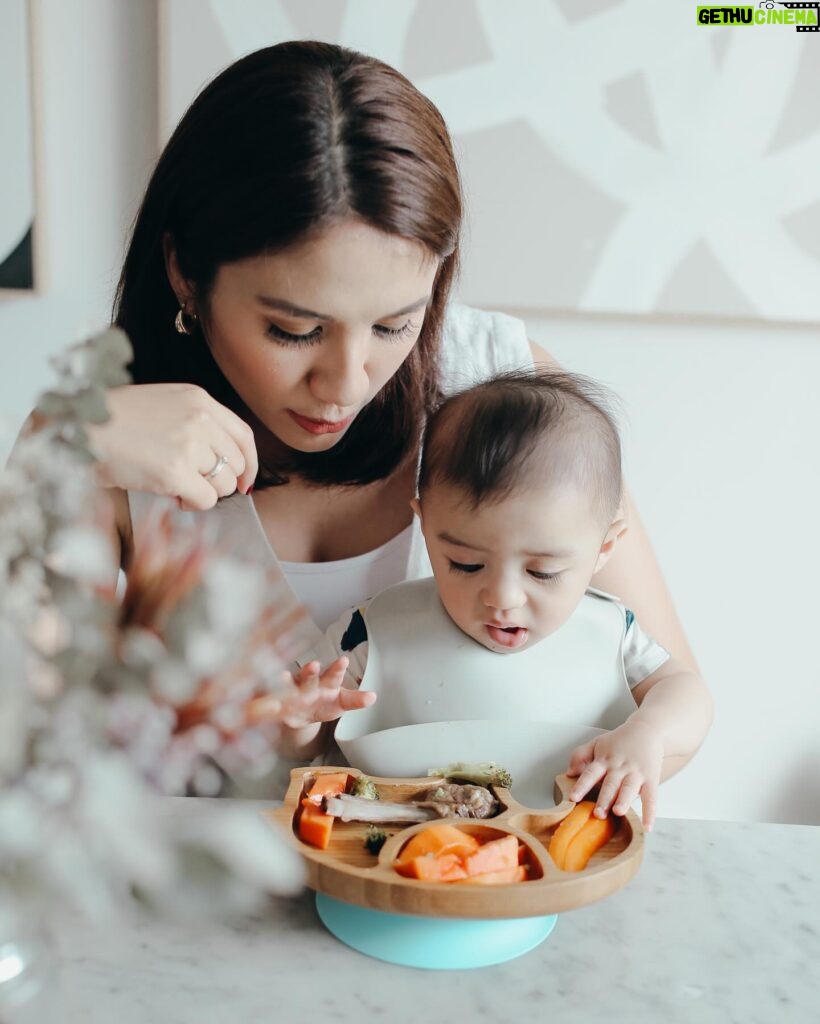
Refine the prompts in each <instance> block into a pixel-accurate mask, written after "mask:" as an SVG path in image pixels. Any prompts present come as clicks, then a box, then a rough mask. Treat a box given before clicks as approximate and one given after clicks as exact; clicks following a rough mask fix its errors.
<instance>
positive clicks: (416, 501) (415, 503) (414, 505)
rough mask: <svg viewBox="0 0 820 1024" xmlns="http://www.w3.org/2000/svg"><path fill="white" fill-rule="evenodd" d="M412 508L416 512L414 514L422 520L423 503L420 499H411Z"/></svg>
mask: <svg viewBox="0 0 820 1024" xmlns="http://www.w3.org/2000/svg"><path fill="white" fill-rule="evenodd" d="M410 508H412V510H413V511H414V512H415V513H416V515H417V516H418V517H419V519H422V514H421V502H420V501H419V499H418V498H411V499H410Z"/></svg>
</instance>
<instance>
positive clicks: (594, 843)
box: [564, 814, 615, 871]
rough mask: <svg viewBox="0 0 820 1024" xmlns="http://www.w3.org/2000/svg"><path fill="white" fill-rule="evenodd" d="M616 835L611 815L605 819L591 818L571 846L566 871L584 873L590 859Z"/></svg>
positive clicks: (568, 851) (566, 858)
mask: <svg viewBox="0 0 820 1024" xmlns="http://www.w3.org/2000/svg"><path fill="white" fill-rule="evenodd" d="M614 834H615V821H614V820H613V817H612V815H611V814H608V815H607V816H606V817H605V818H590V819H589V821H587V822H586V824H585V825H584V827H583V828H582V829H581V831H580V832H579V833H578V834H577V835H576V836H575V838H574V839H573V840H572V842H571V843H570V844H569V848H568V849H567V852H566V854H565V856H564V871H583V869H584V868H585V867H586V866H587V864H588V863H589V858H590V857H591V856H592V855H593V853H595V851H596V850H600V849H601V847H602V846H604V845H605V844H606V843H608V842H609V840H610V839H611V838H612V837H613V835H614Z"/></svg>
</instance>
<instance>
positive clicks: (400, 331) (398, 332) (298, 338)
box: [267, 320, 419, 345]
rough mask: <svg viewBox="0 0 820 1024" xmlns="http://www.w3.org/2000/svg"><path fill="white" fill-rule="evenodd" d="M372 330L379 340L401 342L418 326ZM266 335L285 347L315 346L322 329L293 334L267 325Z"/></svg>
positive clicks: (381, 327)
mask: <svg viewBox="0 0 820 1024" xmlns="http://www.w3.org/2000/svg"><path fill="white" fill-rule="evenodd" d="M372 329H373V333H374V334H375V335H376V336H377V337H379V338H386V339H387V340H388V341H402V340H403V339H405V338H408V337H411V336H413V335H415V334H416V333H417V332H418V330H419V325H418V324H414V323H413V322H412V321H411V320H408V321H407V323H406V324H402V326H401V327H385V326H384V324H373V328H372ZM267 334H268V336H269V337H271V338H273V339H274V341H279V342H282V343H283V344H286V345H315V344H316V343H317V342H318V341H321V339H322V328H321V327H314V328H313V330H312V331H308V332H307V334H295V333H294V332H293V331H286V330H285V329H284V327H280V326H279V325H278V324H273V323H269V324H268V327H267Z"/></svg>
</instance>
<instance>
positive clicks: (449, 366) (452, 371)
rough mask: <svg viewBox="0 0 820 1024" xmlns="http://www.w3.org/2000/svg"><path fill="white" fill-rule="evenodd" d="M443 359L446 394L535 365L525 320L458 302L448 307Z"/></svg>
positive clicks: (443, 339) (442, 351) (442, 350)
mask: <svg viewBox="0 0 820 1024" xmlns="http://www.w3.org/2000/svg"><path fill="white" fill-rule="evenodd" d="M441 358H442V379H443V382H444V387H445V390H450V389H451V388H459V387H468V386H469V385H471V384H474V383H475V382H476V381H479V380H483V379H484V378H485V377H489V376H491V375H492V374H494V373H499V372H501V371H502V370H512V369H520V368H521V367H523V366H531V365H532V353H531V351H530V345H529V341H528V340H527V329H526V327H525V325H524V322H523V320H519V319H518V318H517V317H514V316H509V315H508V314H507V313H499V312H491V311H489V310H484V309H475V308H474V307H472V306H464V305H462V304H461V303H457V302H451V303H450V304H449V305H448V307H447V312H446V314H445V319H444V332H443V337H442V347H441Z"/></svg>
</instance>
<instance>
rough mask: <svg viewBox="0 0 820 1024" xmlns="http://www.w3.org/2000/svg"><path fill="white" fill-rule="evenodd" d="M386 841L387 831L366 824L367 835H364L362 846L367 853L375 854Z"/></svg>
mask: <svg viewBox="0 0 820 1024" xmlns="http://www.w3.org/2000/svg"><path fill="white" fill-rule="evenodd" d="M386 842H387V833H386V832H385V831H384V829H383V828H376V826H375V825H369V826H368V828H367V835H366V836H365V837H364V848H365V850H367V852H368V853H372V854H373V855H374V856H375V854H377V853H378V852H379V850H380V849H381V848H382V847H383V846H384V844H385V843H386Z"/></svg>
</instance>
